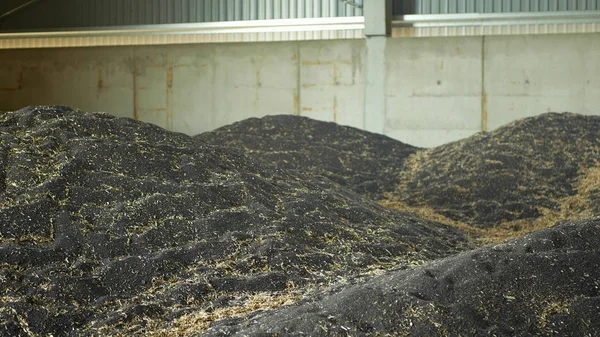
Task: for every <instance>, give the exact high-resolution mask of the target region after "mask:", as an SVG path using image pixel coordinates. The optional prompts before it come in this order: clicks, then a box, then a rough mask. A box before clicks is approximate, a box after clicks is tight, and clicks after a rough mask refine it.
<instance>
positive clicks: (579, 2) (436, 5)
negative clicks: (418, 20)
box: [394, 0, 600, 15]
mask: <svg viewBox="0 0 600 337" xmlns="http://www.w3.org/2000/svg"><path fill="white" fill-rule="evenodd" d="M599 3H600V1H598V0H394V14H395V15H405V14H457V13H515V12H558V11H583V10H600V5H599Z"/></svg>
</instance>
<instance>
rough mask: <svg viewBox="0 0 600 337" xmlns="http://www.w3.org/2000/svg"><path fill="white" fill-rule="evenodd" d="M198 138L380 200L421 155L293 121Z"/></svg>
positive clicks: (244, 124)
mask: <svg viewBox="0 0 600 337" xmlns="http://www.w3.org/2000/svg"><path fill="white" fill-rule="evenodd" d="M197 138H199V139H201V140H203V141H205V142H208V143H211V144H224V145H228V146H231V147H235V148H238V149H242V150H244V151H245V152H246V153H248V155H251V156H253V157H255V158H260V159H262V160H264V161H266V162H269V163H273V164H275V165H276V166H277V167H280V168H285V169H296V170H299V171H302V172H312V173H315V174H319V175H322V176H325V177H327V178H329V179H331V180H333V181H335V182H337V183H338V184H340V185H342V186H344V187H346V188H348V189H351V190H353V191H355V192H357V193H359V194H363V195H367V196H369V197H370V198H372V199H376V200H378V199H382V198H383V196H384V193H385V192H391V191H393V190H394V187H395V186H397V185H398V184H399V182H400V181H399V174H400V171H401V170H402V167H403V166H404V160H405V158H407V157H408V156H409V155H411V154H413V153H414V152H415V151H417V150H418V149H417V148H415V147H413V146H410V145H408V144H404V143H402V142H399V141H397V140H394V139H391V138H389V137H386V136H383V135H378V134H374V133H370V132H367V131H363V130H359V129H356V128H353V127H348V126H341V125H338V124H335V123H331V122H322V121H317V120H313V119H310V118H307V117H300V116H291V115H279V116H267V117H263V118H249V119H246V120H243V121H241V122H236V123H234V124H231V125H228V126H224V127H222V128H220V129H217V130H215V131H212V132H207V133H203V134H200V135H198V136H197Z"/></svg>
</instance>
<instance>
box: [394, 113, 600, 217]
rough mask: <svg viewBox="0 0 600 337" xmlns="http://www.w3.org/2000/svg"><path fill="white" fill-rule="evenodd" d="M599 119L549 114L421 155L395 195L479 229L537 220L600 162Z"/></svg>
mask: <svg viewBox="0 0 600 337" xmlns="http://www.w3.org/2000/svg"><path fill="white" fill-rule="evenodd" d="M599 139H600V117H598V116H583V115H576V114H570V113H564V114H557V113H548V114H544V115H541V116H537V117H532V118H526V119H522V120H519V121H516V122H513V123H511V124H509V125H507V126H504V127H502V128H500V129H498V130H496V131H494V132H490V133H481V134H477V135H475V136H473V137H470V138H467V139H464V140H461V141H458V142H454V143H450V144H447V145H443V146H440V147H437V148H433V149H430V150H426V151H422V152H419V153H417V154H415V155H413V156H411V158H410V159H409V160H408V161H407V163H406V169H405V170H404V171H403V172H402V174H401V177H400V178H401V183H400V186H399V187H398V189H397V190H396V192H395V193H394V194H395V196H394V198H395V199H396V200H399V201H402V202H405V203H406V204H408V205H410V206H420V207H430V208H432V209H433V210H435V211H436V212H438V213H440V214H442V215H444V216H446V217H448V218H450V219H453V220H458V221H462V222H465V223H468V224H470V225H472V226H477V227H492V226H497V225H499V224H500V223H502V222H505V221H513V220H520V219H535V218H538V217H540V216H542V215H543V214H544V211H545V210H550V211H557V210H559V209H560V208H561V202H562V200H561V199H563V198H566V197H570V196H574V195H576V194H577V193H578V191H577V183H578V181H579V180H580V179H582V177H583V176H584V173H585V171H586V170H588V169H590V168H594V167H598V163H599V161H600V141H599Z"/></svg>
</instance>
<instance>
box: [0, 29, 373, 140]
mask: <svg viewBox="0 0 600 337" xmlns="http://www.w3.org/2000/svg"><path fill="white" fill-rule="evenodd" d="M364 50H365V48H364V41H362V40H348V41H333V42H332V41H314V42H302V43H299V42H286V43H243V44H215V45H207V44H203V45H183V46H151V47H115V48H79V49H41V50H4V51H0V60H1V62H0V110H4V111H6V110H16V109H19V108H21V107H23V106H27V105H34V104H40V105H49V104H61V105H68V106H72V107H76V108H80V109H82V110H86V111H107V112H110V113H112V114H115V115H118V116H125V117H132V118H136V119H139V120H142V121H146V122H151V123H154V124H157V125H159V126H162V127H164V128H167V129H170V130H174V131H179V132H184V133H188V134H198V133H200V132H204V131H209V130H213V129H215V128H217V127H220V126H223V125H226V124H230V123H233V122H235V121H239V120H241V119H245V118H249V117H261V116H264V115H272V114H296V115H303V116H309V117H312V118H316V119H321V120H326V121H336V122H339V123H341V124H346V125H352V126H355V127H359V128H362V127H363V124H364V118H363V110H364V108H363V107H364V81H363V79H364V74H363V69H362V68H363V67H362V64H363V53H364Z"/></svg>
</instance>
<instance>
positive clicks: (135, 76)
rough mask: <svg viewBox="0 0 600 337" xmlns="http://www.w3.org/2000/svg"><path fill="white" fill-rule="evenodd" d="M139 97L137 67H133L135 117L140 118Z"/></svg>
mask: <svg viewBox="0 0 600 337" xmlns="http://www.w3.org/2000/svg"><path fill="white" fill-rule="evenodd" d="M138 106H139V97H138V87H137V68H134V69H133V119H135V120H140V116H139V112H138Z"/></svg>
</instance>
